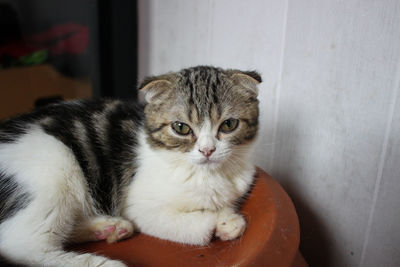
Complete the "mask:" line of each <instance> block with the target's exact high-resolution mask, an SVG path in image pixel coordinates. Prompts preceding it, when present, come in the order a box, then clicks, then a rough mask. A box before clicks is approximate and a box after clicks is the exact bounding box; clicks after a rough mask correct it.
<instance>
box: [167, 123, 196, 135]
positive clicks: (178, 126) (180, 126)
mask: <svg viewBox="0 0 400 267" xmlns="http://www.w3.org/2000/svg"><path fill="white" fill-rule="evenodd" d="M171 126H172V129H173V130H174V131H175V132H176V133H177V134H180V135H188V134H190V133H191V132H192V129H191V128H190V127H189V125H187V124H186V123H183V122H179V121H176V122H173V123H172V125H171Z"/></svg>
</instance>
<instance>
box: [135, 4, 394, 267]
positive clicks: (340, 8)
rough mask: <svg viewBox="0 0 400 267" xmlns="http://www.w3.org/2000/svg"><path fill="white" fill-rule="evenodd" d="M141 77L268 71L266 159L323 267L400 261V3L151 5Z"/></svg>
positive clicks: (261, 160) (143, 33)
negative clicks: (204, 67)
mask: <svg viewBox="0 0 400 267" xmlns="http://www.w3.org/2000/svg"><path fill="white" fill-rule="evenodd" d="M139 3H140V5H139V12H140V41H139V42H140V43H139V53H140V77H141V78H143V77H144V76H146V75H150V74H151V75H154V74H160V73H164V72H168V71H175V70H179V69H181V68H183V67H188V66H194V65H198V64H208V65H215V66H220V67H229V68H239V69H244V70H252V69H256V70H258V71H259V72H261V73H262V76H263V80H264V82H263V84H262V85H261V90H260V97H259V98H260V101H261V132H260V133H261V134H260V137H261V138H260V140H259V146H258V150H257V164H258V165H259V166H261V167H262V168H264V169H265V170H267V171H268V172H270V173H271V174H272V175H273V176H274V177H275V178H276V179H278V180H279V181H280V183H281V184H282V185H283V186H284V187H285V188H286V190H287V191H288V192H289V194H290V195H291V197H292V199H293V200H294V202H295V205H296V208H297V211H298V214H299V218H300V223H301V228H302V236H301V237H302V243H301V250H302V252H303V254H304V256H305V257H306V259H307V260H308V262H309V263H311V265H313V266H329V265H330V266H400V231H399V230H400V229H399V224H400V168H399V165H400V94H399V93H398V91H399V87H400V2H399V1H397V0H380V1H376V0H364V1H359V0H347V1H345V0H342V1H340V0H338V1H334V0H325V1H320V0H298V1H294V0H287V1H282V0H265V1H261V0H252V1H240V0H235V1H233V0H214V1H213V0H203V1H200V0H197V1H185V0H151V1H146V0H142V1H140V2H139Z"/></svg>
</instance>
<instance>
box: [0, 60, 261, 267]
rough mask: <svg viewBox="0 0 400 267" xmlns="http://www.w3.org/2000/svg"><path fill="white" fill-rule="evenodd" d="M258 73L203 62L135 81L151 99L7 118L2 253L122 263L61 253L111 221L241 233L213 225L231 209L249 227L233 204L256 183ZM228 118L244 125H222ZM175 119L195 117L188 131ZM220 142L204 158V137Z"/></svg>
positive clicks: (205, 238)
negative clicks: (177, 129)
mask: <svg viewBox="0 0 400 267" xmlns="http://www.w3.org/2000/svg"><path fill="white" fill-rule="evenodd" d="M259 82H261V77H260V76H259V74H258V73H256V72H253V71H251V72H243V71H239V70H223V69H220V68H215V67H211V66H199V67H194V68H188V69H184V70H182V71H179V72H173V73H167V74H164V75H161V76H155V77H150V78H147V79H145V80H144V81H143V83H142V84H141V85H140V86H139V89H143V90H144V91H146V94H148V99H150V101H149V103H147V104H146V105H140V104H137V103H133V102H125V101H120V100H111V99H105V100H80V101H72V102H65V103H59V104H53V105H49V106H46V107H43V108H40V109H37V110H35V111H33V112H31V113H28V114H23V115H19V116H16V117H14V118H11V119H8V120H5V121H3V122H1V123H0V258H1V256H4V257H5V258H7V259H8V260H11V261H13V262H15V263H18V264H24V265H35V266H38V265H42V266H57V265H60V266H83V265H88V266H97V265H102V266H125V265H124V264H122V263H121V262H119V261H113V260H109V259H106V258H104V257H101V256H96V255H92V254H77V253H75V252H66V251H64V250H63V246H64V244H66V243H70V242H82V241H93V240H94V239H93V238H94V236H95V235H94V232H91V231H95V230H93V227H97V226H96V225H101V223H103V224H105V225H106V226H107V223H108V222H109V221H110V222H111V221H117V222H119V223H121V222H123V223H125V225H126V224H127V223H128V224H133V225H134V226H135V228H136V230H138V231H141V232H143V233H146V234H149V235H154V236H156V237H160V238H164V239H168V240H172V241H176V242H181V243H188V244H199V245H204V244H207V243H208V242H209V241H210V240H211V238H212V234H213V233H214V231H215V232H216V235H217V236H219V237H221V238H228V237H229V234H230V237H229V238H230V239H232V238H235V237H237V236H239V235H240V234H241V232H237V233H223V231H224V230H221V229H219V228H218V226H217V225H218V223H219V222H221V220H225V218H226V216H228V217H229V218H232V216H234V218H236V221H235V223H237V225H236V226H235V227H236V228H232V229H241V231H243V230H244V227H245V221H244V219H243V218H242V217H241V216H240V215H239V214H237V213H236V211H235V207H236V203H237V201H238V200H239V199H240V198H241V197H242V196H243V195H244V194H246V192H247V191H248V190H249V188H250V185H251V183H252V181H253V174H254V166H253V164H252V161H251V154H252V153H251V151H252V148H253V144H254V140H255V137H256V135H257V130H258V100H257V87H256V85H257V84H258V83H259ZM230 118H235V119H237V120H238V121H239V124H238V127H237V129H236V130H235V131H233V132H232V133H231V134H226V133H221V132H220V131H219V126H220V125H221V123H222V122H223V121H224V120H227V119H230ZM175 121H179V122H183V123H187V124H188V125H190V127H192V129H193V131H192V132H191V134H188V135H186V136H179V135H177V134H176V133H174V132H173V130H172V128H171V124H172V123H173V122H175ZM212 145H214V146H215V149H214V150H216V151H215V153H214V154H213V155H212V156H211V159H212V160H215V161H218V160H219V162H220V163H218V164H219V165H218V164H217V163H216V164H217V165H215V166H218V167H211V166H212V164H211V163H209V164H208V163H207V164H200V163H199V164H197V163H196V160H197V161H198V160H204V156H203V155H202V154H201V146H212ZM213 157H214V158H213ZM213 166H214V165H213ZM94 222H95V224H94ZM224 225H225V224H224ZM96 229H97V228H96ZM100 230H101V229H100ZM125 230H126V229H125ZM221 231H222V233H223V234H221ZM130 234H132V233H130ZM227 236H228V237H227ZM224 240H226V239H224ZM0 261H1V259H0Z"/></svg>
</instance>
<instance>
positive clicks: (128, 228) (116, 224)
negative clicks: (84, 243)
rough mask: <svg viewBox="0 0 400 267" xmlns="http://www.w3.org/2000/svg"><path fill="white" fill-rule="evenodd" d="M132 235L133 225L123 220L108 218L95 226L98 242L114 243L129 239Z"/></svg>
mask: <svg viewBox="0 0 400 267" xmlns="http://www.w3.org/2000/svg"><path fill="white" fill-rule="evenodd" d="M132 234H133V226H132V223H130V222H129V221H127V220H124V219H122V218H115V217H111V218H106V219H103V220H99V221H97V222H96V223H95V224H94V235H95V237H96V240H107V242H108V243H114V242H117V241H119V240H122V239H126V238H129V237H130V236H131V235H132Z"/></svg>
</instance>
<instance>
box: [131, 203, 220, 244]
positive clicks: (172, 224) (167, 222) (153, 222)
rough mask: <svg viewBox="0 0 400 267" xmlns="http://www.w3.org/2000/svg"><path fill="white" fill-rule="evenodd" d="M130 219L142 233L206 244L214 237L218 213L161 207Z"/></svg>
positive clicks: (179, 241) (187, 242)
mask: <svg viewBox="0 0 400 267" xmlns="http://www.w3.org/2000/svg"><path fill="white" fill-rule="evenodd" d="M130 219H132V220H133V221H134V222H135V225H136V227H137V228H138V230H139V231H140V232H142V233H145V234H148V235H152V236H156V237H159V238H162V239H167V240H170V241H174V242H178V243H184V244H191V245H206V244H208V243H209V242H210V240H211V238H212V237H213V233H214V229H215V225H216V219H217V213H216V212H213V211H200V210H199V211H192V212H183V211H171V210H169V211H168V210H166V209H160V210H152V211H151V212H149V210H148V211H146V212H145V213H141V214H140V216H138V217H136V218H135V217H132V218H130Z"/></svg>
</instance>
